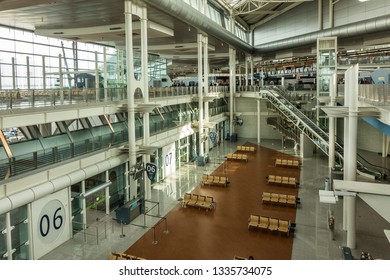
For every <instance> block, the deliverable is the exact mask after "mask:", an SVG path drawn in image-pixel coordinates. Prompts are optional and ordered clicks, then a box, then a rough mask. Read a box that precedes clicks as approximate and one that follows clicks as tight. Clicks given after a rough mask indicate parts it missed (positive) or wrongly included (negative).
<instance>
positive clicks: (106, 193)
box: [104, 170, 111, 215]
mask: <svg viewBox="0 0 390 280" xmlns="http://www.w3.org/2000/svg"><path fill="white" fill-rule="evenodd" d="M106 182H110V177H109V174H108V170H106ZM104 195H105V196H106V214H107V215H110V198H111V197H110V185H108V186H107V187H105V188H104Z"/></svg>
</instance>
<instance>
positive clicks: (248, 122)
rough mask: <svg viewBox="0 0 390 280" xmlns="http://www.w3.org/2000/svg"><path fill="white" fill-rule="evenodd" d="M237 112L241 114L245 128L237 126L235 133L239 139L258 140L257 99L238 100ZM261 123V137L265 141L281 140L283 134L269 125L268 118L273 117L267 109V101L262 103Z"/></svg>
mask: <svg viewBox="0 0 390 280" xmlns="http://www.w3.org/2000/svg"><path fill="white" fill-rule="evenodd" d="M236 105H237V107H236V110H235V111H236V112H239V113H241V116H240V118H242V119H243V121H244V125H243V126H235V127H234V131H235V132H236V133H237V134H238V137H243V138H255V139H257V99H254V98H236ZM260 112H261V123H260V135H261V138H263V139H281V137H282V136H281V134H280V133H279V132H277V131H276V130H274V129H273V128H272V127H271V126H269V125H267V117H270V116H272V114H273V113H272V112H269V111H268V109H267V101H266V100H261V102H260Z"/></svg>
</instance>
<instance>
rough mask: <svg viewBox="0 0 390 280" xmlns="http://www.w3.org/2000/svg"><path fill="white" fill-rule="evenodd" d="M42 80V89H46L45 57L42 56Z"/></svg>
mask: <svg viewBox="0 0 390 280" xmlns="http://www.w3.org/2000/svg"><path fill="white" fill-rule="evenodd" d="M42 79H43V81H42V82H43V89H46V59H45V56H44V55H43V56H42Z"/></svg>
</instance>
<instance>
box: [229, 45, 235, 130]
mask: <svg viewBox="0 0 390 280" xmlns="http://www.w3.org/2000/svg"><path fill="white" fill-rule="evenodd" d="M235 74H236V50H235V49H233V48H232V47H231V46H229V90H230V102H229V105H230V108H229V114H230V115H229V116H230V118H229V119H230V120H229V122H230V134H232V133H233V132H234V131H233V128H234V126H233V117H234V116H233V115H234V107H233V104H234V93H235V88H236V75H235Z"/></svg>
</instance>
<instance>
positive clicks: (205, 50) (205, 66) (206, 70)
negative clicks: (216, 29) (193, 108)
mask: <svg viewBox="0 0 390 280" xmlns="http://www.w3.org/2000/svg"><path fill="white" fill-rule="evenodd" d="M203 39H204V42H203V73H204V75H203V79H204V87H203V88H204V96H208V95H209V48H208V45H209V38H208V37H207V36H204V38H203ZM204 119H205V122H206V123H208V122H209V102H208V101H207V102H205V103H204ZM205 130H206V131H205V134H206V135H207V136H208V135H209V131H210V128H206V129H205ZM209 143H210V140H209V139H208V137H207V140H205V152H206V154H208V153H209V150H210V145H209Z"/></svg>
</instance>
